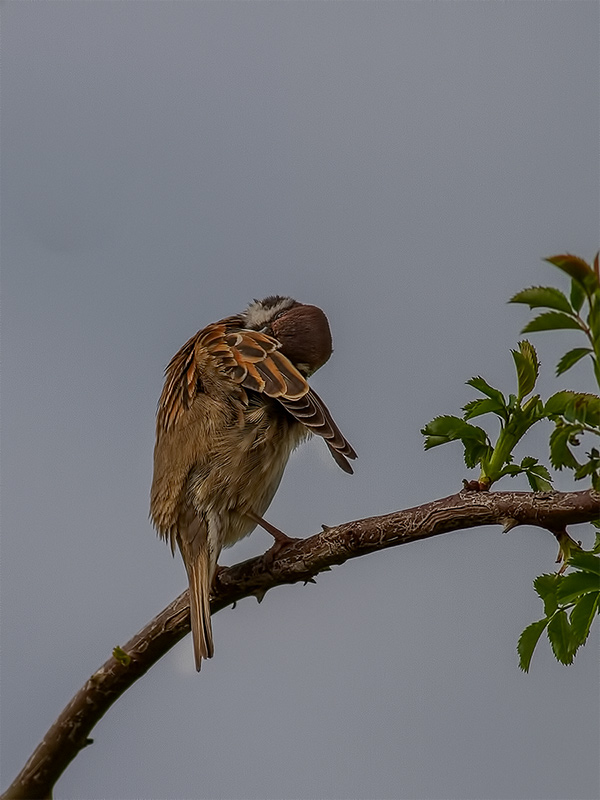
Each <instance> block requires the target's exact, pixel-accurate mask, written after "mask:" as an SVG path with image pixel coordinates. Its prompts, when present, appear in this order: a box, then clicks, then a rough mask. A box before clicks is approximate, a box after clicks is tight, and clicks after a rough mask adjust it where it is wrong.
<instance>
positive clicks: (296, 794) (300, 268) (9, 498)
mask: <svg viewBox="0 0 600 800" xmlns="http://www.w3.org/2000/svg"><path fill="white" fill-rule="evenodd" d="M598 16H599V6H598V4H597V3H595V2H577V1H572V2H527V1H525V2H494V1H493V0H491V1H489V2H479V3H474V2H447V3H433V2H432V3H429V2H412V3H409V2H370V3H364V2H352V3H350V2H347V3H342V2H337V3H334V2H329V3H326V2H285V3H284V2H260V3H259V2H245V3H237V2H218V3H217V2H212V3H202V2H185V3H184V2H175V3H173V2H171V3H166V2H165V3H158V2H155V3H149V2H148V3H142V2H136V3H133V2H119V3H116V2H85V3H84V2H62V3H58V2H56V3H7V4H5V5H4V7H3V9H2V25H3V30H2V50H3V54H2V67H3V70H2V71H3V77H2V122H3V127H2V169H3V172H2V181H3V220H2V221H3V230H2V245H3V250H2V255H3V272H2V279H3V293H2V299H3V378H4V381H3V419H2V422H3V426H2V430H3V443H2V449H3V456H4V458H3V467H2V484H3V520H2V522H3V524H2V533H3V536H2V550H3V558H2V611H3V614H2V678H3V679H2V722H3V725H2V728H3V731H2V732H3V735H2V787H3V788H4V787H6V785H7V784H8V783H9V782H10V781H11V780H12V778H13V777H14V775H15V773H16V772H17V771H18V770H19V769H20V768H21V766H22V765H23V763H24V761H25V759H26V758H27V757H28V756H29V754H30V752H31V750H32V749H33V748H34V746H35V745H36V744H37V743H38V741H39V740H40V738H41V736H42V735H43V733H44V732H45V730H46V729H47V727H48V726H49V725H50V724H51V722H52V721H53V720H54V718H55V717H56V716H57V714H58V713H59V711H60V710H61V709H62V707H63V705H64V704H65V703H66V702H67V701H68V700H69V698H70V697H71V695H72V694H73V692H74V691H75V690H76V689H78V688H79V686H80V685H81V684H82V683H83V682H84V680H85V679H86V678H87V677H88V675H89V674H90V673H91V672H92V671H94V670H95V669H96V668H97V667H98V666H99V665H100V664H101V663H102V662H103V661H104V660H105V659H106V658H107V656H108V655H109V654H110V652H111V650H112V648H113V647H114V646H115V645H117V644H122V643H124V642H125V641H126V640H127V639H128V638H129V636H131V635H132V634H133V633H135V631H136V630H138V629H139V628H140V627H141V626H142V625H143V624H144V623H145V622H146V621H147V620H148V619H149V618H151V617H152V616H153V615H154V614H155V613H157V612H158V611H159V610H160V609H161V608H162V607H163V606H164V605H166V604H167V603H168V602H169V601H170V600H171V599H173V598H174V597H175V596H176V595H177V594H178V593H179V592H180V591H181V590H182V589H183V588H184V586H185V578H184V571H183V567H182V565H181V563H180V561H179V559H175V560H173V559H172V558H171V557H170V555H169V551H168V549H167V548H166V547H165V546H164V545H163V544H162V543H161V542H160V541H158V540H157V539H156V537H155V535H154V533H153V531H152V529H151V526H150V524H149V522H148V520H147V514H148V493H149V485H150V480H151V471H152V448H153V437H154V411H155V406H156V401H157V398H158V395H159V392H160V389H161V385H162V371H163V368H164V366H165V364H166V363H167V361H168V360H169V358H170V357H171V355H172V354H173V353H174V352H175V351H176V350H177V349H178V348H179V347H180V346H181V344H183V342H184V341H185V340H186V339H187V338H188V337H189V336H190V335H191V334H193V333H194V332H195V331H196V330H197V329H198V328H200V327H203V326H204V325H205V324H207V323H209V322H212V321H214V320H216V319H219V318H220V317H222V316H225V315H227V314H230V313H235V312H237V311H239V310H241V309H243V308H244V307H245V305H246V303H247V302H248V301H249V300H251V299H252V298H254V297H262V296H264V295H266V294H272V293H286V294H291V295H292V296H294V297H296V298H298V299H300V300H302V301H305V302H311V303H316V304H318V305H320V306H321V307H322V308H323V309H324V310H325V311H326V313H327V314H328V316H329V319H330V322H331V326H332V330H333V335H334V345H335V353H334V355H333V357H332V359H331V361H330V362H329V363H328V364H327V365H326V366H325V367H324V368H323V369H322V371H321V372H320V373H318V374H317V375H316V376H315V377H314V379H313V385H314V386H315V388H316V389H317V391H318V392H319V393H320V394H321V395H322V396H323V398H324V399H325V401H326V402H327V404H328V405H329V408H330V409H331V411H332V413H333V415H334V417H335V419H336V421H337V422H338V424H339V425H340V427H341V428H342V430H343V432H344V433H345V435H346V436H347V437H348V439H349V440H350V441H351V442H352V444H353V445H354V447H355V448H356V450H357V451H358V453H359V460H358V461H357V463H356V474H355V475H354V476H353V477H349V476H347V475H345V474H344V473H342V472H341V470H339V469H337V468H336V466H335V464H334V462H333V460H332V459H331V458H330V457H329V455H328V454H327V452H326V448H325V447H324V446H323V444H322V442H318V441H314V442H312V443H310V444H309V445H308V446H306V447H304V448H303V449H302V450H301V451H300V452H298V453H297V454H295V455H294V456H293V458H292V460H291V462H290V464H289V467H288V470H287V473H286V476H285V477H284V480H283V483H282V486H281V488H280V491H279V493H278V495H277V497H276V499H275V501H274V502H273V504H272V506H271V509H270V511H269V512H268V515H267V517H268V519H269V520H270V521H271V522H273V523H274V524H275V525H277V526H279V527H281V528H282V529H283V530H285V531H286V532H288V533H289V534H292V535H308V534H312V533H314V532H316V531H317V530H318V529H319V526H320V524H321V523H328V524H335V523H338V522H343V521H347V520H350V519H353V518H357V517H363V516H368V515H372V514H379V513H385V512H388V511H390V510H393V509H397V508H403V507H407V506H413V505H417V504H419V503H422V502H426V501H427V500H431V499H435V498H437V497H441V496H444V495H446V494H450V493H452V492H454V491H456V490H457V489H458V488H460V485H461V479H462V478H463V477H465V476H469V477H475V475H474V474H473V475H470V474H469V473H468V472H467V471H466V470H465V468H464V466H463V465H462V461H461V453H460V450H459V448H458V446H456V447H448V448H445V449H444V448H442V449H439V450H434V451H432V452H429V453H424V452H423V449H422V437H421V436H420V434H419V429H420V428H421V427H422V426H423V424H424V423H426V422H427V421H428V420H430V419H431V418H432V417H433V416H434V415H436V414H440V413H458V412H459V409H460V407H461V405H463V404H464V403H465V402H466V401H467V400H469V399H472V397H473V396H474V394H473V392H472V391H471V390H470V389H469V388H468V387H466V386H464V381H465V380H467V379H468V378H469V377H471V376H472V375H475V374H478V373H480V374H483V375H484V376H485V377H486V378H487V379H488V380H490V381H491V382H492V383H496V385H501V386H502V388H504V389H505V390H507V391H512V388H513V385H514V384H513V368H512V359H511V357H510V353H509V349H510V348H511V347H514V346H515V344H516V342H517V340H518V331H519V329H520V327H522V325H523V324H524V322H525V321H526V319H527V318H528V315H527V313H526V311H525V310H524V309H523V308H520V307H513V306H507V305H506V300H507V299H508V298H509V297H510V296H511V295H512V294H513V293H514V292H516V291H518V290H519V289H521V288H524V287H525V286H529V285H532V284H545V283H550V282H555V281H556V280H557V279H558V280H560V276H559V273H558V272H554V271H553V269H552V268H551V267H549V266H547V265H544V264H543V263H542V261H541V258H542V257H543V256H546V255H552V254H554V253H558V252H563V251H571V252H575V253H577V254H579V255H582V256H584V257H586V258H590V257H592V256H593V254H594V252H595V250H596V249H597V247H598V211H599V209H598V184H599V180H598V153H597V148H598V130H597V123H598V96H599V92H598V89H599V87H598V56H597V54H598ZM555 337H556V340H555V341H552V342H551V341H550V337H548V341H545V340H544V338H543V336H542V337H540V338H538V339H535V343H536V344H537V345H539V350H540V355H541V359H542V364H543V370H545V372H544V376H543V378H542V381H541V387H542V390H543V391H544V392H545V393H546V394H548V393H549V392H552V391H556V390H557V389H559V388H563V387H564V386H567V385H570V386H572V387H573V388H582V389H591V388H592V384H591V383H590V381H589V379H588V378H587V374H586V371H585V367H584V365H583V364H580V365H578V366H577V367H576V368H575V369H574V370H573V372H572V373H571V374H572V377H569V376H567V377H566V378H565V379H564V381H562V382H557V381H554V380H553V379H552V373H553V367H554V363H555V362H556V358H557V357H558V355H559V353H560V347H561V344H562V343H563V342H564V345H563V349H566V347H569V346H575V345H576V342H575V338H576V337H575V335H574V334H571V333H570V332H567V333H566V334H565V335H564V339H562V340H561V338H560V337H558V335H557V334H555ZM567 337H569V338H568V341H567ZM546 433H547V431H543V432H541V434H540V435H539V437H537V438H536V436H531V437H530V439H529V440H528V441H527V443H526V444H524V445H523V447H522V448H521V450H520V453H522V455H526V454H529V453H532V454H534V455H538V456H541V457H544V458H545V457H546V453H545V449H544V444H543V439H544V435H545V434H546ZM558 485H559V486H560V487H563V488H564V487H567V486H569V485H570V484H569V483H568V480H567V478H566V477H561V480H560V481H559V482H558ZM503 486H504V488H521V489H524V488H526V485H525V484H524V483H520V482H518V481H514V482H512V483H511V482H508V483H506V484H503V485H500V487H499V488H503ZM574 534H575V535H576V536H578V537H580V538H583V539H584V541H585V542H586V544H589V543H590V542H591V540H592V536H591V534H590V532H589V530H588V529H586V528H585V527H581V528H580V529H575V530H574ZM269 545H270V540H269V537H268V536H267V535H266V534H264V533H262V532H256V533H254V534H253V535H252V536H251V537H250V538H249V539H247V540H245V541H244V542H241V543H240V544H239V545H237V546H236V547H235V548H234V549H233V550H231V551H228V552H226V553H225V554H224V557H223V559H222V561H223V562H224V563H234V562H236V561H239V560H243V559H245V558H248V557H250V556H251V555H254V554H258V553H260V552H262V551H264V550H265V549H266V548H267V547H268V546H269ZM555 555H556V547H555V542H554V540H553V539H552V538H551V537H550V536H549V535H547V534H545V533H544V532H542V531H540V530H536V529H517V530H515V531H513V532H511V533H510V534H509V535H506V536H502V535H501V533H500V530H499V529H498V528H493V529H492V528H489V529H478V530H473V531H468V532H462V533H455V534H452V535H449V536H446V537H441V538H437V539H434V540H430V541H427V542H422V543H417V544H414V545H410V546H408V547H402V548H397V549H395V550H388V551H386V552H384V553H379V554H375V555H372V556H370V557H367V558H363V559H359V560H357V561H354V562H353V563H350V564H347V565H345V566H343V567H340V568H336V569H334V570H333V572H331V573H329V574H326V575H323V576H321V577H319V579H318V581H317V585H316V586H307V587H301V586H293V587H285V588H279V589H276V590H274V591H273V592H271V593H269V594H268V595H267V596H266V598H265V600H264V601H263V603H262V605H260V606H259V605H258V604H257V603H256V602H255V601H254V600H251V599H248V600H245V601H243V602H241V603H240V604H239V605H238V607H237V608H236V609H235V610H231V609H226V610H224V611H223V612H221V613H220V614H218V615H217V616H216V617H215V619H214V635H215V644H216V654H215V657H214V659H213V660H212V661H211V662H209V663H208V664H206V666H205V667H204V668H203V670H202V673H201V674H200V675H197V674H196V673H195V671H194V669H193V659H192V651H191V644H190V641H189V639H188V638H186V639H185V640H184V641H183V642H181V643H180V645H179V646H178V647H177V648H175V649H174V650H173V651H172V652H171V653H170V654H169V655H168V656H167V657H166V658H165V659H164V660H163V661H162V662H161V663H160V664H158V665H157V666H156V667H155V668H154V669H153V670H152V671H151V672H150V674H149V675H148V676H146V678H144V679H143V680H142V681H141V682H139V683H138V685H137V686H135V687H134V689H133V690H131V691H130V692H129V693H128V694H127V695H126V696H125V697H124V698H122V700H121V701H119V702H118V703H117V705H116V706H115V707H113V709H112V710H111V711H110V712H109V713H108V714H107V716H106V717H105V718H104V720H103V721H102V722H101V723H100V724H99V725H98V726H97V728H96V729H95V731H94V733H93V736H94V739H95V744H94V745H93V746H92V747H90V748H87V749H86V750H85V752H83V753H82V754H81V755H80V756H79V758H77V760H76V761H75V762H74V764H73V765H72V766H71V768H70V769H69V770H68V771H67V773H66V774H65V776H64V777H63V778H62V779H61V781H60V783H59V786H58V792H57V797H61V798H79V799H81V798H114V799H115V800H118V799H119V798H156V799H158V798H240V799H241V798H247V799H248V800H254V799H256V800H260V799H263V800H264V798H273V799H274V800H276V799H277V798H285V799H286V800H287V799H288V798H289V799H290V800H292V798H311V799H312V798H326V799H327V800H333V799H334V798H338V799H341V798H361V799H365V800H367V799H369V798H390V799H392V800H394V799H398V800H409V799H410V798H416V799H417V800H420V799H425V798H431V799H432V800H433V799H434V798H436V799H437V798H439V799H440V800H442V798H457V799H461V798H472V799H473V800H475V798H477V799H479V800H481V799H482V798H483V799H487V798H489V799H492V798H493V799H494V800H496V799H498V800H500V798H529V799H530V800H531V799H535V798H540V799H543V800H554V799H555V798H556V800H558V799H559V798H563V799H564V798H577V799H578V800H583V799H584V798H586V799H587V798H597V797H598V794H599V791H600V786H599V780H598V771H597V753H598V745H599V707H598V699H597V686H598V677H599V674H598V658H597V655H598V635H597V632H596V634H595V635H594V636H593V638H592V640H591V641H590V642H589V644H588V645H587V646H586V648H584V650H583V651H582V652H581V654H580V655H579V656H578V657H577V659H576V662H575V664H574V665H573V666H572V667H571V668H569V669H567V668H565V667H562V666H559V665H558V664H556V663H555V662H554V660H553V658H552V656H551V654H550V652H549V647H548V646H547V644H546V643H543V644H542V645H541V646H540V648H539V652H538V653H536V655H535V657H534V661H533V664H532V671H531V674H530V675H528V676H525V675H523V674H522V673H521V672H520V671H519V669H518V667H517V658H516V653H515V646H516V642H517V638H518V635H519V633H520V631H521V630H522V628H523V627H524V626H525V625H526V624H528V623H529V622H531V621H533V620H534V619H537V618H538V617H539V616H541V613H542V608H541V603H540V602H539V601H537V600H536V597H535V595H534V593H533V590H532V588H531V581H532V580H533V578H534V577H535V576H536V575H538V574H540V573H541V572H545V571H551V570H552V569H553V568H554V563H553V562H554V557H555Z"/></svg>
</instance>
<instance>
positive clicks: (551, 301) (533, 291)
mask: <svg viewBox="0 0 600 800" xmlns="http://www.w3.org/2000/svg"><path fill="white" fill-rule="evenodd" d="M508 302H509V303H525V304H526V305H528V306H529V308H554V309H556V310H557V311H564V312H565V313H567V314H572V313H573V309H572V308H571V304H570V303H569V301H568V300H567V298H566V297H565V295H564V294H563V293H562V292H561V291H560V289H555V288H554V287H553V286H530V287H529V288H528V289H523V291H522V292H517V294H516V295H514V297H511V298H510V300H509V301H508Z"/></svg>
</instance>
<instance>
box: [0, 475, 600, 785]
mask: <svg viewBox="0 0 600 800" xmlns="http://www.w3.org/2000/svg"><path fill="white" fill-rule="evenodd" d="M599 516H600V493H599V492H594V491H593V490H588V491H583V492H536V493H530V492H474V491H462V492H459V493H458V494H454V495H451V496H450V497H445V498H442V499H441V500H435V501H433V502H431V503H426V504H425V505H422V506H417V507H416V508H409V509H405V510H404V511H396V512H394V513H392V514H386V515H384V516H379V517H369V518H367V519H361V520H356V521H354V522H346V523H344V524H342V525H337V526H335V527H332V528H326V527H324V530H323V532H322V533H319V534H316V535H314V536H310V537H309V538H308V539H299V540H297V541H296V542H295V543H294V544H292V545H290V546H289V547H287V548H285V549H284V550H282V551H281V552H280V553H278V554H277V555H276V556H275V557H274V558H273V559H272V560H271V559H268V560H266V559H264V558H263V557H258V558H252V559H250V560H249V561H245V562H243V563H242V564H237V565H236V566H233V567H229V568H227V569H222V570H220V571H219V573H218V576H217V580H216V582H215V586H214V589H213V594H212V599H211V610H212V613H213V614H214V613H216V612H217V611H220V610H221V609H222V608H225V607H226V606H229V605H231V604H232V603H235V602H237V601H238V600H241V599H242V598H243V597H248V596H250V595H254V596H256V597H258V598H259V599H262V597H263V596H264V595H265V593H266V592H267V591H268V590H269V589H272V588H273V587H274V586H280V585H282V584H285V583H296V582H298V581H311V580H313V579H314V576H315V575H318V574H319V573H320V572H323V571H326V570H328V569H330V568H331V567H332V566H333V565H334V564H343V563H344V562H345V561H347V560H348V559H351V558H357V557H358V556H362V555H365V554H367V553H371V552H374V551H375V550H383V549H385V548H388V547H395V546H396V545H400V544H407V543H408V542H414V541H418V540H419V539H427V538H429V537H431V536H439V535H441V534H443V533H449V532H451V531H455V530H459V529H464V528H473V527H477V526H480V525H496V524H499V525H502V526H503V529H504V530H510V529H511V528H514V527H516V526H517V525H533V526H537V527H541V528H545V529H546V530H548V531H550V532H552V533H553V534H554V535H555V536H557V535H558V534H560V536H564V535H566V526H567V525H573V524H576V523H580V522H589V521H591V520H594V519H597V518H598V517H599ZM187 598H188V593H187V590H186V591H185V592H183V593H182V594H181V595H179V597H177V598H176V599H175V600H174V601H173V602H172V603H170V605H168V606H167V607H166V608H165V609H164V610H163V611H161V612H160V614H158V615H157V616H156V617H155V618H154V619H153V620H151V622H149V623H148V625H146V626H145V627H144V628H143V629H142V630H141V631H139V633H137V634H136V635H135V636H134V637H133V638H132V639H130V640H129V641H128V642H127V643H126V644H124V645H123V646H122V648H117V649H116V650H115V654H114V655H113V656H111V657H110V658H109V659H108V660H107V661H106V662H105V663H104V664H103V665H102V666H101V667H100V669H98V670H97V671H96V672H95V673H94V674H93V675H92V676H91V677H90V678H89V679H88V680H87V681H86V683H85V684H84V685H83V687H82V688H81V689H80V690H79V691H78V692H77V693H76V694H75V696H74V697H73V699H72V700H71V701H70V703H69V704H68V705H67V706H66V708H65V709H64V710H63V711H62V713H61V714H60V716H59V717H58V719H57V720H56V722H54V724H53V725H52V726H51V728H50V729H49V730H48V732H47V733H46V735H45V736H44V739H43V741H42V742H41V744H40V745H38V747H37V748H36V750H35V751H34V753H33V755H32V756H31V758H30V759H29V761H28V762H27V764H26V765H25V767H24V768H23V769H22V771H21V772H20V773H19V775H18V776H17V777H16V778H15V780H14V781H13V783H12V784H11V786H10V787H9V788H8V789H7V791H6V792H5V793H4V794H3V795H2V798H1V800H17V799H18V800H25V798H29V800H40V798H51V797H52V790H53V787H54V785H55V783H56V781H57V780H58V779H59V777H60V776H61V775H62V773H63V772H64V770H65V769H66V768H67V766H68V765H69V764H70V762H71V761H72V760H73V759H74V758H75V756H76V755H77V754H78V752H79V751H80V750H82V749H83V748H84V747H86V745H88V744H90V743H91V742H92V740H91V739H89V738H88V737H89V734H90V732H91V730H92V728H93V727H94V725H95V724H96V723H97V722H98V721H99V720H100V719H101V718H102V717H103V716H104V714H105V713H106V712H107V711H108V709H109V708H110V706H111V705H112V704H113V703H114V702H115V701H116V700H117V699H118V698H119V697H120V696H121V695H122V694H123V693H124V692H125V691H126V690H127V689H129V687H130V686H132V685H133V684H134V683H135V681H137V680H138V678H140V677H141V676H142V675H144V674H145V673H146V672H147V671H148V670H149V669H150V667H152V666H153V665H154V664H155V663H156V662H157V661H158V660H159V659H160V658H162V656H164V655H165V653H167V652H168V650H170V649H171V648H172V647H173V646H174V645H175V644H176V643H177V642H178V641H179V640H180V639H182V638H183V637H184V636H185V635H186V634H187V633H189V630H190V623H189V606H188V599H187Z"/></svg>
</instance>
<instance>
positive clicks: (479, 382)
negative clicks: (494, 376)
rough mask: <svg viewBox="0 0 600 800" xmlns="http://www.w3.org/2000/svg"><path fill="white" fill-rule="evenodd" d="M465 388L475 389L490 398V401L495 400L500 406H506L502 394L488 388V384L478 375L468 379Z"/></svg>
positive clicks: (490, 387)
mask: <svg viewBox="0 0 600 800" xmlns="http://www.w3.org/2000/svg"><path fill="white" fill-rule="evenodd" d="M467 386H472V387H473V388H474V389H477V391H478V392H481V394H485V395H487V396H488V397H491V398H492V400H496V401H497V402H498V403H499V404H500V405H502V406H504V405H506V400H505V399H504V395H503V394H502V392H501V391H500V390H499V389H494V387H493V386H490V385H489V383H488V382H487V381H485V380H484V379H483V378H482V377H481V376H480V375H477V376H476V377H474V378H470V379H469V380H468V381H467Z"/></svg>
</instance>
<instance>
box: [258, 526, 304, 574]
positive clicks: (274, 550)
mask: <svg viewBox="0 0 600 800" xmlns="http://www.w3.org/2000/svg"><path fill="white" fill-rule="evenodd" d="M280 534H281V535H280V536H278V537H277V538H276V539H275V541H274V542H273V544H272V545H271V547H269V549H268V550H267V551H266V552H265V553H263V556H262V558H263V561H264V563H265V566H267V567H268V566H271V564H272V563H273V561H275V558H276V557H277V556H278V555H279V554H280V553H281V552H282V551H283V550H287V548H288V547H291V546H292V545H294V544H296V542H299V541H301V540H300V539H297V538H293V537H292V536H287V535H286V534H285V533H282V532H281V531H280Z"/></svg>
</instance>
